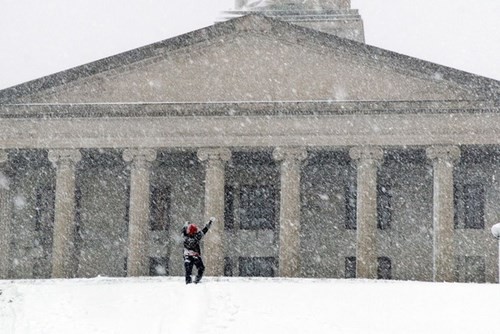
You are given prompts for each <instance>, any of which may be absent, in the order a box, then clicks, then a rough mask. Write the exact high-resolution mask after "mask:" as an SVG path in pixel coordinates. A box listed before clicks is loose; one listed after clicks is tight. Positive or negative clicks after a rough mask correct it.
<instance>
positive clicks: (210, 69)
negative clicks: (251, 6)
mask: <svg viewBox="0 0 500 334" xmlns="http://www.w3.org/2000/svg"><path fill="white" fill-rule="evenodd" d="M499 87H500V84H499V82H497V81H495V80H490V79H486V78H482V77H479V76H475V75H472V74H468V73H465V72H461V71H458V70H453V69H450V68H447V67H444V66H439V65H436V64H432V63H429V62H425V61H421V60H418V59H415V58H411V57H407V56H403V55H399V54H397V53H393V52H390V51H386V50H381V49H378V48H375V47H371V46H367V45H365V44H361V43H357V42H353V41H349V40H345V39H342V38H339V37H335V36H331V35H327V34H324V33H319V32H316V31H314V30H311V29H307V28H302V27H297V26H294V25H291V24H288V23H285V22H281V21H278V20H275V19H269V18H266V17H262V16H256V15H249V16H246V17H241V18H236V19H233V20H230V21H227V22H223V23H218V24H216V25H214V26H212V27H208V28H204V29H201V30H199V31H195V32H192V33H189V34H186V35H182V36H178V37H175V38H172V39H169V40H166V41H163V42H160V43H156V44H153V45H149V46H146V47H143V48H139V49H136V50H132V51H129V52H126V53H123V54H120V55H117V56H113V57H110V58H107V59H104V60H101V61H97V62H94V63H90V64H87V65H83V66H80V67H78V68H75V69H72V70H68V71H64V72H61V73H58V74H55V75H52V76H48V77H45V78H42V79H38V80H35V81H33V82H30V83H27V84H23V85H20V86H17V87H13V88H11V89H7V90H4V91H3V92H0V101H1V100H2V99H3V101H4V103H5V102H10V103H51V104H53V103H164V102H228V101H408V100H409V101H413V100H418V101H420V100H426V101H428V100H464V99H484V98H488V97H490V96H492V95H495V94H498V92H499V91H500V89H499Z"/></svg>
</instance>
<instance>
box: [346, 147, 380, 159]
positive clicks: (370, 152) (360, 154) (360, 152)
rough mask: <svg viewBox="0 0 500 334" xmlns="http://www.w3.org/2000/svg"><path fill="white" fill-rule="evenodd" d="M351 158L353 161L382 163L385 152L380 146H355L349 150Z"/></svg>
mask: <svg viewBox="0 0 500 334" xmlns="http://www.w3.org/2000/svg"><path fill="white" fill-rule="evenodd" d="M349 156H350V157H351V159H353V160H375V161H382V160H383V159H384V150H382V149H381V148H380V147H378V146H355V147H353V148H351V149H350V150H349Z"/></svg>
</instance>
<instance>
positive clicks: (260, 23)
mask: <svg viewBox="0 0 500 334" xmlns="http://www.w3.org/2000/svg"><path fill="white" fill-rule="evenodd" d="M284 28H286V32H289V33H290V34H295V36H296V37H312V38H313V39H314V41H316V42H319V43H320V44H321V45H322V46H329V47H336V48H338V47H342V48H344V49H352V48H355V49H357V51H358V52H359V51H361V52H362V53H365V54H366V55H369V56H370V57H372V58H375V59H376V60H377V61H383V62H384V64H387V65H388V66H392V67H395V68H405V69H410V70H412V71H414V72H418V73H422V74H425V75H426V76H428V77H429V78H433V76H435V75H438V77H439V79H440V80H445V81H447V82H450V81H451V82H452V83H455V84H458V85H460V86H462V87H464V86H465V87H464V88H465V89H467V90H468V91H471V92H474V93H475V94H476V95H477V97H478V98H484V97H487V98H493V99H500V81H497V80H494V79H490V78H486V77H483V76H479V75H476V74H472V73H468V72H465V71H461V70H458V69H454V68H450V67H447V66H444V65H439V64H435V63H432V62H429V61H425V60H421V59H418V58H414V57H411V56H407V55H403V54H400V53H397V52H394V51H389V50H385V49H381V48H378V47H375V46H371V45H367V44H364V43H360V42H356V41H352V40H349V39H345V38H341V37H338V36H334V35H331V34H327V33H324V32H320V31H317V30H314V29H311V28H306V27H301V26H298V25H294V24H292V23H288V22H284V21H281V20H279V19H275V18H270V17H266V16H264V15H262V14H249V15H246V16H242V17H237V18H233V19H231V20H228V21H224V22H218V23H215V24H214V25H212V26H208V27H205V28H201V29H198V30H195V31H192V32H189V33H186V34H183V35H179V36H175V37H172V38H169V39H166V40H163V41H160V42H156V43H153V44H149V45H145V46H142V47H139V48H136V49H132V50H129V51H125V52H122V53H119V54H116V55H112V56H109V57H106V58H103V59H100V60H96V61H93V62H90V63H87V64H84V65H80V66H77V67H74V68H71V69H67V70H63V71H60V72H57V73H54V74H51V75H48V76H44V77H41V78H38V79H35V80H31V81H28V82H25V83H22V84H19V85H16V86H13V87H10V88H6V89H4V90H0V103H8V102H9V101H11V102H14V101H16V99H17V98H19V97H22V96H25V95H29V94H30V93H31V92H39V91H41V90H46V89H50V88H54V87H58V86H60V85H63V84H67V83H70V82H73V81H76V80H78V79H82V78H85V77H89V76H92V75H95V74H99V73H102V72H105V71H109V70H113V69H116V68H118V67H120V66H126V65H130V64H133V63H135V62H138V61H141V60H144V59H148V58H151V57H155V56H157V55H158V51H159V50H161V52H165V51H167V52H168V51H173V50H178V49H181V48H184V47H187V46H189V45H193V44H196V43H200V42H203V41H207V40H210V39H213V38H215V37H218V36H223V35H227V34H231V33H235V32H238V31H255V32H259V31H261V32H269V31H270V30H280V31H283V29H284ZM313 39H309V38H305V40H306V41H309V40H313ZM295 41H296V42H297V39H295ZM299 43H300V42H299ZM378 57H380V58H378Z"/></svg>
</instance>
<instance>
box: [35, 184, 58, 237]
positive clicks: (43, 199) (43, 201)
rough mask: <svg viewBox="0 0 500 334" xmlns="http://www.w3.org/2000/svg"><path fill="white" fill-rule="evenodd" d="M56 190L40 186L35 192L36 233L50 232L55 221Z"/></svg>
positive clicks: (48, 186) (47, 186)
mask: <svg viewBox="0 0 500 334" xmlns="http://www.w3.org/2000/svg"><path fill="white" fill-rule="evenodd" d="M54 201H55V193H54V189H53V188H52V187H51V186H50V185H40V186H38V187H37V188H36V191H35V231H41V232H48V231H49V230H50V228H51V226H52V225H53V221H54V215H53V212H54Z"/></svg>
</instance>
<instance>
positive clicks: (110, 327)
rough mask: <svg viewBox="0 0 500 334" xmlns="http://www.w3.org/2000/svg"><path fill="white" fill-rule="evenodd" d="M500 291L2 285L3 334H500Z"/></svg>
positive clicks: (353, 283)
mask: <svg viewBox="0 0 500 334" xmlns="http://www.w3.org/2000/svg"><path fill="white" fill-rule="evenodd" d="M499 319H500V286H499V285H496V284H458V283H450V284H446V283H423V282H401V281H368V280H334V279H317V280H314V279H258V278H252V279H244V278H221V279H211V278H206V279H204V281H203V284H199V285H188V286H186V285H185V284H184V283H183V281H182V278H180V277H174V278H133V279H129V278H95V279H74V280H19V281H0V333H2V334H14V333H15V334H26V333H30V334H31V333H37V334H43V333H50V334H59V333H61V334H68V333H72V334H77V333H82V334H83V333H85V334H90V333H106V334H110V333H119V334H127V333H131V334H132V333H133V334H138V333H141V334H142V333H145V334H150V333H182V334H197V333H205V334H223V333H232V334H235V333H237V334H244V333H251V334H256V333H286V334H291V333H301V334H307V333H335V334H342V333H363V334H369V333H384V334H388V333H395V334H396V333H397V334H410V333H419V334H432V333H439V334H443V333H453V334H459V333H464V334H465V333H466V334H472V333H480V334H488V333H500V322H499Z"/></svg>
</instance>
